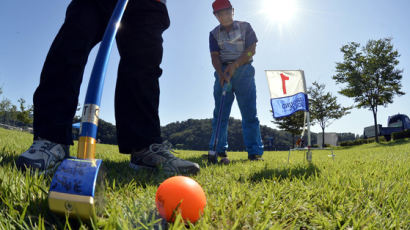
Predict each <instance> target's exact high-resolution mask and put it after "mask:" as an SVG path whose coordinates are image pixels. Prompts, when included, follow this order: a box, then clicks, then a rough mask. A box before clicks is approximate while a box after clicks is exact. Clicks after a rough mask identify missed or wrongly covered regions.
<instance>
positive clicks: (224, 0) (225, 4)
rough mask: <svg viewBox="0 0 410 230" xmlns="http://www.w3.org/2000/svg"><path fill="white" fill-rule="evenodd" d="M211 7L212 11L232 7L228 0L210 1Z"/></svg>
mask: <svg viewBox="0 0 410 230" xmlns="http://www.w3.org/2000/svg"><path fill="white" fill-rule="evenodd" d="M212 8H213V9H214V13H215V12H217V11H220V10H224V9H228V8H232V5H231V2H230V1H229V0H215V1H214V3H212Z"/></svg>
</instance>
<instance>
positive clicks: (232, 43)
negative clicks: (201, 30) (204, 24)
mask: <svg viewBox="0 0 410 230" xmlns="http://www.w3.org/2000/svg"><path fill="white" fill-rule="evenodd" d="M257 41H258V39H257V38H256V34H255V31H253V29H252V27H251V25H250V24H249V23H248V22H242V21H234V22H233V27H232V29H231V30H230V31H229V32H227V31H226V30H225V28H224V27H223V26H221V25H218V26H217V27H215V29H213V30H212V31H211V32H210V34H209V49H210V51H211V52H219V54H220V57H221V61H222V63H229V62H234V61H235V60H236V59H238V58H239V57H240V56H241V55H242V53H243V52H244V51H245V50H246V49H247V48H248V47H249V46H251V45H252V44H253V43H256V42H257ZM250 61H252V59H250Z"/></svg>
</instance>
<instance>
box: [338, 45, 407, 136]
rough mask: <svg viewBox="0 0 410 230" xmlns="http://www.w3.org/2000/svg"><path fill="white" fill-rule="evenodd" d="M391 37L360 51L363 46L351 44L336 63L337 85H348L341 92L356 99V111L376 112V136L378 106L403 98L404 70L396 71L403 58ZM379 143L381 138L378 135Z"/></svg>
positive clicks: (342, 50) (344, 48) (345, 48)
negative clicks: (402, 80)
mask: <svg viewBox="0 0 410 230" xmlns="http://www.w3.org/2000/svg"><path fill="white" fill-rule="evenodd" d="M391 40H392V39H391V38H384V39H379V40H370V41H368V42H367V44H366V46H364V47H362V48H361V52H359V51H358V49H359V47H360V44H359V43H355V42H351V43H350V44H348V45H344V46H343V47H342V48H341V49H340V50H341V52H342V53H343V54H344V57H343V59H344V61H343V62H337V63H336V72H337V74H336V75H335V76H333V79H334V80H336V83H338V84H345V83H346V84H347V85H346V86H345V88H343V89H342V90H341V91H339V93H341V94H342V95H345V96H347V97H350V98H353V99H354V102H355V103H357V104H356V107H357V108H367V109H369V110H371V111H372V113H373V120H374V129H375V133H377V107H378V106H384V107H387V105H388V104H391V103H393V97H394V96H395V95H398V96H401V95H404V94H405V93H404V92H402V91H401V88H402V85H401V79H402V72H403V70H399V69H396V66H397V65H398V64H399V61H398V59H397V58H398V57H400V55H399V53H398V51H397V50H394V48H393V45H392V43H391ZM376 142H379V138H378V136H377V135H376Z"/></svg>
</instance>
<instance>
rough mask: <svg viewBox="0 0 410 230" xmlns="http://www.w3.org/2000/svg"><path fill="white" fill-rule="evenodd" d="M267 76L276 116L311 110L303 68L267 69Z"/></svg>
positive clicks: (274, 115)
mask: <svg viewBox="0 0 410 230" xmlns="http://www.w3.org/2000/svg"><path fill="white" fill-rule="evenodd" d="M266 77H267V79H268V85H269V91H270V98H271V99H270V102H271V105H272V111H273V117H274V118H281V117H286V116H289V115H291V114H293V113H294V112H296V111H299V110H303V111H308V110H309V107H308V98H307V94H306V84H305V78H304V74H303V71H302V70H289V71H287V70H286V71H280V70H266Z"/></svg>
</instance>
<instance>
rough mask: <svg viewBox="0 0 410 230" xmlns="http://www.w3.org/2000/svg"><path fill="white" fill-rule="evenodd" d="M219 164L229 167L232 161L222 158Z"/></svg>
mask: <svg viewBox="0 0 410 230" xmlns="http://www.w3.org/2000/svg"><path fill="white" fill-rule="evenodd" d="M219 163H220V164H223V165H229V163H231V161H230V160H229V159H228V157H221V159H220V160H219Z"/></svg>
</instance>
